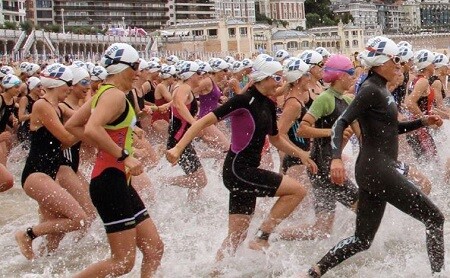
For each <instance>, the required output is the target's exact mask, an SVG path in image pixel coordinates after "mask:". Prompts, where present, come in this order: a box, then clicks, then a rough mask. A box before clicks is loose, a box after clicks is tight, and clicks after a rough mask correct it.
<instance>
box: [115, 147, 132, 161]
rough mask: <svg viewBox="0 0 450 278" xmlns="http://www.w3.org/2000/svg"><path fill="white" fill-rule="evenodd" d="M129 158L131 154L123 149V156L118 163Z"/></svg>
mask: <svg viewBox="0 0 450 278" xmlns="http://www.w3.org/2000/svg"><path fill="white" fill-rule="evenodd" d="M128 156H130V153H129V152H128V151H127V150H126V149H122V155H121V156H120V157H119V158H118V159H117V161H119V162H121V161H124V160H125V159H126V158H127V157H128Z"/></svg>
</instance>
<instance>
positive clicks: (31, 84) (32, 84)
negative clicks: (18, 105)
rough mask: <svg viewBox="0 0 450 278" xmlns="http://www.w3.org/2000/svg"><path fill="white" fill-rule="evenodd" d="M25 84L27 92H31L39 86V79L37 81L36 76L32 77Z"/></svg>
mask: <svg viewBox="0 0 450 278" xmlns="http://www.w3.org/2000/svg"><path fill="white" fill-rule="evenodd" d="M26 84H27V87H28V89H29V90H33V89H34V88H36V87H37V86H39V85H40V84H41V79H39V78H38V77H36V76H32V77H30V78H28V80H27V82H26Z"/></svg>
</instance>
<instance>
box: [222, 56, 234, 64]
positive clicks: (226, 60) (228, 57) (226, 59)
mask: <svg viewBox="0 0 450 278" xmlns="http://www.w3.org/2000/svg"><path fill="white" fill-rule="evenodd" d="M223 60H224V61H225V62H227V63H228V64H233V63H234V62H236V60H235V59H234V58H233V57H231V56H226V57H225V58H224V59H223Z"/></svg>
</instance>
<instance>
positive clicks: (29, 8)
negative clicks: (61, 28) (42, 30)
mask: <svg viewBox="0 0 450 278" xmlns="http://www.w3.org/2000/svg"><path fill="white" fill-rule="evenodd" d="M25 8H26V19H27V20H29V21H31V22H33V24H34V25H36V26H44V25H48V24H53V17H54V15H53V0H25Z"/></svg>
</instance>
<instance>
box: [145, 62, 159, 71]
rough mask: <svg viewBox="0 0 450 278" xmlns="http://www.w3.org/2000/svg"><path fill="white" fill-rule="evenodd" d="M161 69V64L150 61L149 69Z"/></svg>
mask: <svg viewBox="0 0 450 278" xmlns="http://www.w3.org/2000/svg"><path fill="white" fill-rule="evenodd" d="M160 70H161V65H160V64H159V63H157V62H150V63H148V71H150V72H151V73H153V72H158V71H160Z"/></svg>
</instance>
